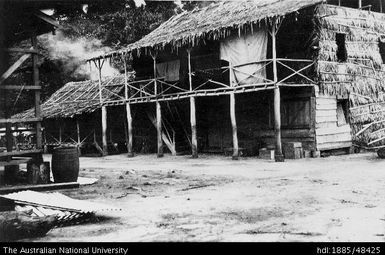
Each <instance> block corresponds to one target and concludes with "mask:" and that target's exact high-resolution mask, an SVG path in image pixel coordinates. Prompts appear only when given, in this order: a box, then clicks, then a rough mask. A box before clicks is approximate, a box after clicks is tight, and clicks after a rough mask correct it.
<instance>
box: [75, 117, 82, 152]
mask: <svg viewBox="0 0 385 255" xmlns="http://www.w3.org/2000/svg"><path fill="white" fill-rule="evenodd" d="M76 134H77V138H78V153H79V155H80V154H81V151H80V146H81V138H80V125H79V120H78V119H76Z"/></svg>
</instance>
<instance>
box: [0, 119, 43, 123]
mask: <svg viewBox="0 0 385 255" xmlns="http://www.w3.org/2000/svg"><path fill="white" fill-rule="evenodd" d="M42 120H43V118H25V119H0V124H5V123H11V124H15V123H28V122H38V121H42Z"/></svg>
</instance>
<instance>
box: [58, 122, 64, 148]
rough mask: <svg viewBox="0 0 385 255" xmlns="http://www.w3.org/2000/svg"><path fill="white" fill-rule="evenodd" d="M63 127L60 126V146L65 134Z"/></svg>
mask: <svg viewBox="0 0 385 255" xmlns="http://www.w3.org/2000/svg"><path fill="white" fill-rule="evenodd" d="M62 132H63V131H62V127H61V125H60V126H59V145H61V143H62V142H63V134H62Z"/></svg>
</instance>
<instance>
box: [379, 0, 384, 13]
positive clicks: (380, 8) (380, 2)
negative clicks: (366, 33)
mask: <svg viewBox="0 0 385 255" xmlns="http://www.w3.org/2000/svg"><path fill="white" fill-rule="evenodd" d="M379 1H380V12H381V13H382V7H383V6H382V1H383V0H379Z"/></svg>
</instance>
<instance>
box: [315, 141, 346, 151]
mask: <svg viewBox="0 0 385 255" xmlns="http://www.w3.org/2000/svg"><path fill="white" fill-rule="evenodd" d="M350 146H352V142H351V141H342V142H330V143H324V144H318V143H317V150H319V151H323V150H333V149H340V148H348V147H350Z"/></svg>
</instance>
